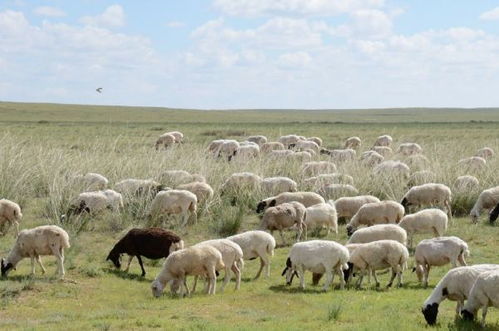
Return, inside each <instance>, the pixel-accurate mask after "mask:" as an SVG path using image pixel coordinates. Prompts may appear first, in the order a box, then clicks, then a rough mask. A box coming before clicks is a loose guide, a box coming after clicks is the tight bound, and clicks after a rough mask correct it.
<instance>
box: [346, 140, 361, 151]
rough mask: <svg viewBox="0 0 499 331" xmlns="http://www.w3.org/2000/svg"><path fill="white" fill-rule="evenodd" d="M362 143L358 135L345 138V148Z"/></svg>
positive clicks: (357, 146)
mask: <svg viewBox="0 0 499 331" xmlns="http://www.w3.org/2000/svg"><path fill="white" fill-rule="evenodd" d="M361 144H362V140H360V138H359V137H350V138H348V139H347V140H345V148H351V149H357V148H359V147H360V145H361Z"/></svg>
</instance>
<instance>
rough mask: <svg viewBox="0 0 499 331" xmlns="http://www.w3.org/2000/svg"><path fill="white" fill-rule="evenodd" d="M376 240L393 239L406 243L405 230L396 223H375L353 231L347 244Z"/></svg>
mask: <svg viewBox="0 0 499 331" xmlns="http://www.w3.org/2000/svg"><path fill="white" fill-rule="evenodd" d="M377 240H395V241H398V242H399V243H401V244H402V245H404V246H405V245H407V232H406V231H405V230H404V229H403V228H401V227H400V226H398V225H396V224H377V225H373V226H370V227H367V228H362V229H358V230H357V231H355V232H354V233H353V234H352V236H351V237H350V239H348V242H347V244H365V243H370V242H373V241H377Z"/></svg>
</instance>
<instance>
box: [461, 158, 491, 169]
mask: <svg viewBox="0 0 499 331" xmlns="http://www.w3.org/2000/svg"><path fill="white" fill-rule="evenodd" d="M457 165H458V166H460V167H462V168H463V169H465V170H467V171H476V170H483V169H485V167H486V166H487V161H486V160H485V159H484V158H483V157H479V156H472V157H467V158H464V159H461V160H459V161H458V162H457Z"/></svg>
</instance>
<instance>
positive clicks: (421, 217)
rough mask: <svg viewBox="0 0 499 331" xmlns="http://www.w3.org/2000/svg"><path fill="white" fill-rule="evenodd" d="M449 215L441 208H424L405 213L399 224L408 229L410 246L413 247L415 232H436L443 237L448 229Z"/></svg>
mask: <svg viewBox="0 0 499 331" xmlns="http://www.w3.org/2000/svg"><path fill="white" fill-rule="evenodd" d="M447 223H448V218H447V215H446V214H445V213H444V212H443V211H441V210H440V209H436V208H431V209H423V210H421V211H418V212H417V213H414V214H410V215H405V216H404V217H403V218H402V220H401V221H400V223H399V226H400V227H401V228H403V229H404V230H405V231H407V235H408V236H409V247H411V248H412V239H413V237H414V234H415V233H428V234H434V235H435V237H441V236H443V235H444V233H445V231H446V230H447Z"/></svg>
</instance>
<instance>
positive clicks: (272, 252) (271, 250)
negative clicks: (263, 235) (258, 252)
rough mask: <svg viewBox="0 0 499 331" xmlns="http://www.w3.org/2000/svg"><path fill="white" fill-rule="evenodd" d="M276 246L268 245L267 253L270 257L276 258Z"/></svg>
mask: <svg viewBox="0 0 499 331" xmlns="http://www.w3.org/2000/svg"><path fill="white" fill-rule="evenodd" d="M273 246H274V245H272V244H271V243H268V244H267V253H268V254H269V255H270V256H274V247H273Z"/></svg>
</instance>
